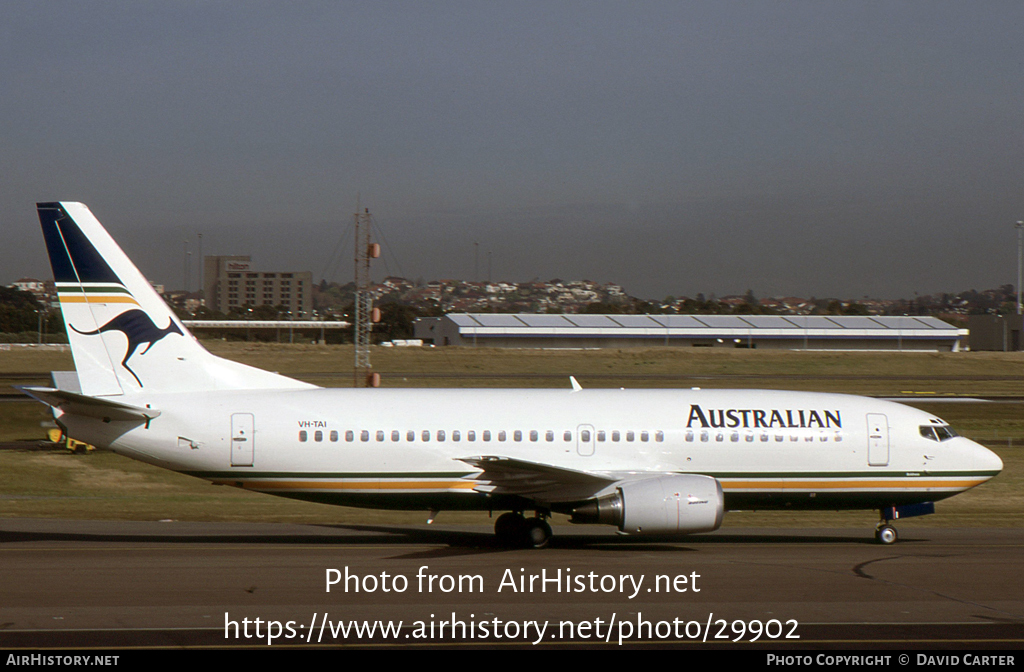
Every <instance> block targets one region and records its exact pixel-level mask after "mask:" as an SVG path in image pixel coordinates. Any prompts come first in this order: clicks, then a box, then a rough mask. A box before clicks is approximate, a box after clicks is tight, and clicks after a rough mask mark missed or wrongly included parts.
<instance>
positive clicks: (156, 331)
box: [68, 308, 185, 387]
mask: <svg viewBox="0 0 1024 672" xmlns="http://www.w3.org/2000/svg"><path fill="white" fill-rule="evenodd" d="M68 326H70V327H71V328H72V329H75V327H74V325H68ZM75 331H76V332H78V333H79V334H82V335H83V336H95V335H96V334H101V333H104V332H107V331H120V332H121V333H122V334H124V335H125V337H126V338H127V339H128V350H127V352H125V354H124V359H122V360H121V366H123V367H124V368H125V369H127V371H128V373H130V374H132V376H133V377H134V378H135V380H136V381H138V383H139V387H145V386H144V385H143V384H142V381H141V380H139V377H138V376H136V375H135V372H134V371H132V369H131V367H130V366H128V360H129V359H131V356H132V355H134V354H135V351H136V350H137V349H138V348H139V346H140V345H142V344H143V343H145V344H146V349H145V350H143V351H142V352H141V353H139V354H140V355H144V354H146V353H147V352H149V349H150V348H152V347H153V344H154V343H156V342H157V341H159V340H160V339H162V338H163V337H164V336H166V335H168V334H170V333H176V334H179V335H181V336H184V335H185V334H183V333H182V332H181V329H179V328H178V325H177V324H175V323H174V320H170V321H169V322H168V324H167V327H166V328H164V329H161V328H159V327H158V326H156V324H154V323H153V320H152V319H151V318H150V317H149V315H147V314H146V313H145V311H142V310H139V309H137V308H135V309H132V310H126V311H124V312H123V313H121V314H120V315H118V316H117V317H115V318H114V319H112V320H111V321H109V322H107V323H106V324H104V325H103V326H102V327H100V328H99V329H96V330H94V331H79V330H78V329H75Z"/></svg>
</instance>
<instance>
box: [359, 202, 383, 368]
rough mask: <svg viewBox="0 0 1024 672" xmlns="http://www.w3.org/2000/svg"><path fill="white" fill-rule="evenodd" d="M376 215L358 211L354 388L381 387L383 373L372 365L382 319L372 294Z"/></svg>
mask: <svg viewBox="0 0 1024 672" xmlns="http://www.w3.org/2000/svg"><path fill="white" fill-rule="evenodd" d="M372 228H373V218H372V217H371V216H370V209H369V208H366V209H365V210H364V211H363V212H359V211H358V208H357V210H356V214H355V232H356V244H355V251H356V259H355V262H356V311H355V312H356V328H355V344H356V359H355V370H354V372H353V383H354V387H361V386H364V385H365V386H366V387H377V386H378V385H379V384H380V375H379V374H375V373H374V372H373V368H372V367H371V366H370V332H371V331H372V329H373V323H374V322H378V321H379V320H380V311H379V309H375V308H374V307H373V294H371V293H370V261H371V260H372V259H376V258H377V257H379V256H380V245H378V244H377V243H374V242H371V240H370V233H371V230H372Z"/></svg>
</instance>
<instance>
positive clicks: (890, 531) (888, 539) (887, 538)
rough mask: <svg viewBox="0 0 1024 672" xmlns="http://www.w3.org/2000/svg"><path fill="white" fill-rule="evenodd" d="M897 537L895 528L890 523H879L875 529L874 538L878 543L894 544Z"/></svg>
mask: <svg viewBox="0 0 1024 672" xmlns="http://www.w3.org/2000/svg"><path fill="white" fill-rule="evenodd" d="M896 539H897V535H896V528H895V527H893V526H892V525H879V526H878V528H877V529H876V530H875V540H877V541H878V543H880V544H885V545H886V546H888V545H889V544H895V543H896Z"/></svg>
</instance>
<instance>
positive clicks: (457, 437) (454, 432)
mask: <svg viewBox="0 0 1024 672" xmlns="http://www.w3.org/2000/svg"><path fill="white" fill-rule="evenodd" d="M461 438H462V434H460V433H459V430H457V429H453V430H452V441H458V440H460V439H461Z"/></svg>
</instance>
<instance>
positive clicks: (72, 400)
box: [17, 385, 160, 422]
mask: <svg viewBox="0 0 1024 672" xmlns="http://www.w3.org/2000/svg"><path fill="white" fill-rule="evenodd" d="M17 389H19V390H21V391H22V392H24V393H25V394H27V395H29V396H30V397H32V398H34V399H38V400H39V401H41V402H43V403H44V404H49V405H50V406H53V407H54V408H59V409H60V410H62V411H64V412H65V413H69V414H71V415H84V416H87V417H90V418H100V419H103V420H123V421H132V420H134V421H138V422H149V421H150V420H152V419H153V418H155V417H157V416H159V415H160V411H158V410H156V409H153V408H140V407H139V406H132V405H131V404H124V403H121V402H119V401H111V400H109V399H102V398H99V397H89V396H86V395H84V394H76V393H74V392H68V391H67V390H58V389H55V388H52V387H25V386H21V385H19V386H18V387H17Z"/></svg>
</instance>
